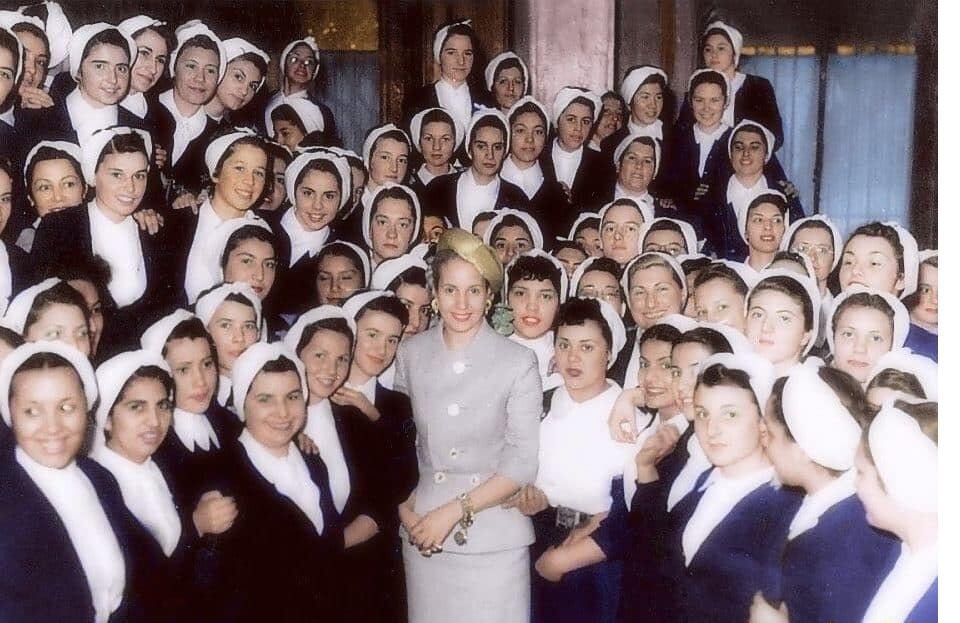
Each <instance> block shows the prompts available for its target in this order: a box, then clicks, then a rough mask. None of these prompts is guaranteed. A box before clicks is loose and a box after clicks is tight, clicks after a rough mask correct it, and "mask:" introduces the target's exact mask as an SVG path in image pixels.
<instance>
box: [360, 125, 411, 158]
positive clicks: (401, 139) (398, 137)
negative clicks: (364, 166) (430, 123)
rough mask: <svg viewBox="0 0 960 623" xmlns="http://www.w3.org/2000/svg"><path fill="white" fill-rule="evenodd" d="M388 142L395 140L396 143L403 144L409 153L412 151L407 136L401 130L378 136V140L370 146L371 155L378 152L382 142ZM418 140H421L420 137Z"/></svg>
mask: <svg viewBox="0 0 960 623" xmlns="http://www.w3.org/2000/svg"><path fill="white" fill-rule="evenodd" d="M386 140H394V141H397V142H398V143H403V144H404V145H406V146H407V151H408V152H409V151H410V148H411V146H410V141H409V140H407V135H406V134H405V133H404V132H402V131H401V130H389V131H387V132H384V133H383V134H381V135H380V136H378V137H377V140H375V141H373V145H371V146H370V153H371V154H373V153H374V152H375V151H377V145H379V144H380V142H381V141H386ZM418 140H419V137H418Z"/></svg>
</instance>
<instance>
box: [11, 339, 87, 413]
mask: <svg viewBox="0 0 960 623" xmlns="http://www.w3.org/2000/svg"><path fill="white" fill-rule="evenodd" d="M38 353H52V354H54V355H60V356H61V357H63V358H64V359H66V360H67V362H68V363H69V364H70V365H71V366H72V367H73V369H74V371H75V372H76V373H77V376H79V377H80V382H81V384H82V385H83V393H84V395H85V396H86V399H87V410H90V409H92V408H93V403H95V402H96V401H97V379H96V376H95V375H94V373H93V367H92V366H91V365H90V360H89V359H87V358H86V357H85V356H84V355H83V353H81V352H80V351H78V350H77V349H75V348H74V347H72V346H70V345H68V344H64V343H63V342H47V341H43V340H41V341H39V342H28V343H26V344H22V345H20V346H18V347H17V348H15V349H13V351H12V352H11V353H10V354H9V355H7V356H6V357H5V358H4V360H3V362H2V363H0V415H2V416H3V421H4V422H6V423H7V426H12V425H13V424H12V419H11V417H10V385H11V383H12V382H13V376H14V375H15V374H16V372H17V370H19V369H20V366H22V365H23V364H24V362H25V361H26V360H27V359H29V358H30V357H32V356H34V355H36V354H38Z"/></svg>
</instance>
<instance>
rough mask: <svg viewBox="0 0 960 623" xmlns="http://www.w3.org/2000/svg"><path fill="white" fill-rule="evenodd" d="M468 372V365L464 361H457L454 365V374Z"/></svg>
mask: <svg viewBox="0 0 960 623" xmlns="http://www.w3.org/2000/svg"><path fill="white" fill-rule="evenodd" d="M466 371H467V364H465V363H463V362H462V361H455V362H454V363H453V372H454V374H463V373H464V372H466Z"/></svg>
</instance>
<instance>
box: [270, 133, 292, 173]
mask: <svg viewBox="0 0 960 623" xmlns="http://www.w3.org/2000/svg"><path fill="white" fill-rule="evenodd" d="M263 148H264V150H265V151H266V152H267V154H268V155H270V156H273V161H274V162H276V161H277V160H283V162H284V163H286V164H288V165H289V164H290V163H291V162H293V154H291V153H290V151H289V150H288V149H287V148H286V147H284V146H283V145H281V144H280V143H277V142H276V141H273V140H271V139H264V141H263ZM271 168H273V167H271Z"/></svg>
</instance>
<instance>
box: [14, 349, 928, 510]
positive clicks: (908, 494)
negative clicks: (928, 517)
mask: <svg viewBox="0 0 960 623" xmlns="http://www.w3.org/2000/svg"><path fill="white" fill-rule="evenodd" d="M4 363H6V362H4ZM867 439H868V442H869V444H870V454H871V455H872V456H873V463H874V465H876V467H877V472H878V473H879V475H880V480H881V481H882V482H883V486H884V488H885V489H886V490H887V493H889V494H890V497H892V498H893V499H894V501H896V502H897V503H898V504H900V505H902V506H905V507H907V508H909V509H911V510H915V511H918V512H921V513H935V512H937V495H938V492H937V480H938V468H937V444H936V443H934V442H933V440H932V439H930V438H929V437H927V436H926V435H925V434H924V433H923V431H922V430H921V429H920V424H919V423H918V422H917V421H916V420H915V419H914V418H912V417H910V416H909V415H907V414H906V413H904V412H903V411H902V410H900V409H898V408H896V407H895V406H894V400H893V399H891V400H889V401H887V402H885V403H884V405H883V407H882V408H881V409H880V412H879V413H877V417H875V418H874V419H873V422H871V424H870V430H869V431H868V432H867Z"/></svg>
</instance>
